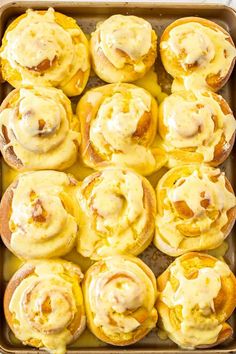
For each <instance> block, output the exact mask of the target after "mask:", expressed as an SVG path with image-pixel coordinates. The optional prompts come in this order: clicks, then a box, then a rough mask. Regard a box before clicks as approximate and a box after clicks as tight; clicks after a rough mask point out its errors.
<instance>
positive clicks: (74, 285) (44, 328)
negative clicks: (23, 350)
mask: <svg viewBox="0 0 236 354" xmlns="http://www.w3.org/2000/svg"><path fill="white" fill-rule="evenodd" d="M82 278H83V274H82V273H81V270H80V268H79V267H78V266H77V265H74V264H72V263H70V262H66V261H63V260H47V261H32V262H28V263H25V264H24V265H23V266H22V267H21V268H20V269H19V270H18V271H17V272H16V273H15V274H14V275H13V277H12V278H11V280H10V282H9V283H8V286H7V288H6V292H5V296H4V312H5V317H6V320H7V323H8V325H9V326H10V328H11V330H12V331H13V333H14V334H15V336H16V337H17V338H18V339H19V340H21V341H22V343H23V344H25V345H30V346H33V347H37V348H44V349H46V350H47V351H49V352H50V353H58V354H59V353H60V354H65V353H66V345H67V344H69V343H71V342H72V341H74V340H76V339H77V338H78V337H79V336H80V334H81V333H82V332H83V330H84V328H85V323H86V317H85V311H84V303H83V295H82V291H81V287H80V282H81V280H82Z"/></svg>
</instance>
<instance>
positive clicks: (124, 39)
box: [90, 15, 157, 83]
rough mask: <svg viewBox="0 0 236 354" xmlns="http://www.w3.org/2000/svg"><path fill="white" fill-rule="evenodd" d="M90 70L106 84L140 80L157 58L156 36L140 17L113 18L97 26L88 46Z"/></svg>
mask: <svg viewBox="0 0 236 354" xmlns="http://www.w3.org/2000/svg"><path fill="white" fill-rule="evenodd" d="M90 49H91V55H92V63H93V69H94V71H95V73H96V74H97V75H98V76H99V77H100V78H101V79H102V80H104V81H105V82H109V83H113V82H132V81H135V80H137V79H139V78H141V77H143V76H144V75H145V74H146V72H147V71H148V70H149V69H150V68H151V66H152V65H153V64H154V62H155V59H156V56H157V35H156V33H155V31H154V30H153V29H152V26H151V24H150V23H149V22H148V21H146V20H144V19H143V18H141V17H137V16H124V15H113V16H111V17H109V18H108V19H106V20H105V21H104V22H99V23H98V24H97V28H96V30H95V32H93V33H92V37H91V43H90Z"/></svg>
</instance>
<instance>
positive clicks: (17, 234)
mask: <svg viewBox="0 0 236 354" xmlns="http://www.w3.org/2000/svg"><path fill="white" fill-rule="evenodd" d="M74 190H75V186H73V185H71V181H70V178H69V177H68V176H67V175H66V174H64V173H63V172H56V171H39V172H29V173H26V174H23V175H21V176H20V178H19V179H18V183H17V186H16V187H15V188H14V189H13V199H12V205H11V216H10V219H9V228H10V230H11V242H10V245H11V249H12V250H13V252H15V253H16V254H18V255H19V256H21V257H22V258H25V259H28V258H44V257H52V256H53V257H56V256H61V255H63V254H66V253H68V252H69V251H70V250H71V249H72V247H73V246H74V243H75V239H76V236H77V228H78V226H77V225H78V223H79V220H78V219H76V217H75V215H74V214H75V213H74V205H73V203H76V202H75V200H74V196H73V193H72V192H73V191H74ZM75 209H76V207H75Z"/></svg>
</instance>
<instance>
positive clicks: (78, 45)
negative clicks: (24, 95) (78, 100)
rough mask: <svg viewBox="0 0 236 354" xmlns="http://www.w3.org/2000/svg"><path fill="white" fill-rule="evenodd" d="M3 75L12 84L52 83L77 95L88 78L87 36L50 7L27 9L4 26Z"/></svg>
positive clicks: (1, 52) (37, 84)
mask: <svg viewBox="0 0 236 354" xmlns="http://www.w3.org/2000/svg"><path fill="white" fill-rule="evenodd" d="M0 58H1V66H2V76H3V78H4V79H5V80H6V81H8V82H9V83H10V84H11V85H12V86H14V87H16V88H19V87H21V86H33V87H34V86H54V87H58V88H60V89H62V90H63V91H64V92H65V94H66V95H68V96H76V95H79V94H80V93H81V92H82V91H83V89H84V87H85V85H86V83H87V81H88V78H89V73H90V60H89V46H88V41H87V38H86V37H85V35H84V33H83V32H82V30H81V29H80V27H79V26H78V25H77V23H76V21H75V20H74V19H73V18H71V17H68V16H65V15H63V14H61V13H59V12H55V11H54V10H53V9H52V8H49V9H48V10H47V11H33V10H28V11H27V12H26V14H23V15H21V16H19V17H17V18H16V19H15V20H14V21H13V22H12V23H11V24H10V25H9V26H8V28H7V30H6V32H5V35H4V37H3V40H2V46H1V49H0Z"/></svg>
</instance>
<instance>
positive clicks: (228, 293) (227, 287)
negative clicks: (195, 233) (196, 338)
mask: <svg viewBox="0 0 236 354" xmlns="http://www.w3.org/2000/svg"><path fill="white" fill-rule="evenodd" d="M177 261H178V262H180V264H181V265H182V267H184V269H185V277H187V278H188V279H193V278H195V277H197V275H198V270H199V269H201V268H213V267H214V265H215V264H216V262H219V260H218V259H217V258H214V257H212V256H210V255H208V254H203V253H198V252H189V253H186V254H184V255H182V256H180V257H178V258H177V259H176V260H175V261H174V262H173V263H172V264H171V265H170V266H169V267H168V268H167V269H166V270H165V271H164V272H163V273H162V274H161V275H160V276H159V277H158V278H157V289H158V291H159V292H160V293H162V292H163V290H164V289H165V287H166V285H167V282H168V281H169V280H170V277H171V273H170V269H171V267H172V266H173V265H174V264H176V262H177ZM172 284H173V283H172ZM235 299H236V278H235V276H234V274H233V273H232V272H230V273H229V275H224V276H221V289H220V291H219V293H218V295H217V297H216V298H215V299H214V311H215V313H216V317H217V319H218V321H219V323H221V324H222V328H221V330H220V332H219V334H218V337H217V341H216V342H215V343H212V344H210V345H209V344H204V343H202V344H201V345H198V346H196V347H195V348H199V349H200V348H211V347H214V346H216V345H218V344H220V343H222V342H224V341H225V340H227V339H228V338H229V337H230V336H232V333H233V329H232V328H231V326H230V325H229V324H228V323H226V322H225V321H226V320H227V319H228V318H229V317H230V316H231V314H232V313H233V311H234V309H235V307H236V301H235ZM157 309H158V312H159V314H160V313H161V319H160V325H161V326H163V321H162V319H163V316H170V312H169V310H170V309H168V307H167V305H166V304H165V303H164V302H163V301H161V300H160V298H159V299H158V301H157ZM176 313H177V312H175V314H176ZM179 321H180V322H181V318H179ZM172 324H173V322H172ZM163 329H165V328H163ZM173 331H174V328H173Z"/></svg>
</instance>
